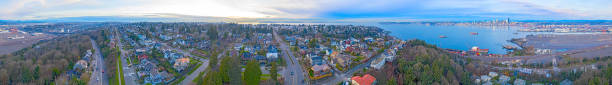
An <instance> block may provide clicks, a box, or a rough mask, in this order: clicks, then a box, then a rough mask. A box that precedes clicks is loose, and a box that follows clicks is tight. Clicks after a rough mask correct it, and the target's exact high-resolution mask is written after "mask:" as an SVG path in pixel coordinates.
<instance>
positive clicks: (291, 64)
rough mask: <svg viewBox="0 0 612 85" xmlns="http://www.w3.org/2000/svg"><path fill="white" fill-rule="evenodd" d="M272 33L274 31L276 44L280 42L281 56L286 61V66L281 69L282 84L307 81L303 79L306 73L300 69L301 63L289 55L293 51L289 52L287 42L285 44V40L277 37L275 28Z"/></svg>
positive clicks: (301, 84) (292, 84) (291, 54)
mask: <svg viewBox="0 0 612 85" xmlns="http://www.w3.org/2000/svg"><path fill="white" fill-rule="evenodd" d="M273 33H274V38H275V39H276V41H277V42H278V44H280V48H281V50H283V51H282V52H284V55H282V56H283V59H285V62H286V63H287V67H286V68H285V69H284V70H285V71H283V72H284V73H282V74H283V75H282V76H283V78H285V81H284V84H285V85H305V83H307V81H306V80H304V76H305V75H306V74H304V72H303V70H302V65H300V63H299V61H298V60H296V59H295V57H291V56H293V52H291V50H289V47H288V46H287V44H285V42H284V41H282V40H283V39H282V38H280V37H279V36H280V35H278V34H277V33H276V30H275V31H273ZM292 72H293V75H291V73H292Z"/></svg>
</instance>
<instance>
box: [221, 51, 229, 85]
mask: <svg viewBox="0 0 612 85" xmlns="http://www.w3.org/2000/svg"><path fill="white" fill-rule="evenodd" d="M230 62H231V59H230V58H229V57H223V59H221V66H219V72H220V76H219V77H220V78H221V79H222V80H223V82H224V83H226V82H229V81H230V78H229V68H230V66H229V64H231V63H230Z"/></svg>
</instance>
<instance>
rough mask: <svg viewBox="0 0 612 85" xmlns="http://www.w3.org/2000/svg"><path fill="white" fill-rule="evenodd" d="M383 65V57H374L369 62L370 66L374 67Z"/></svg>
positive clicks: (377, 67)
mask: <svg viewBox="0 0 612 85" xmlns="http://www.w3.org/2000/svg"><path fill="white" fill-rule="evenodd" d="M384 65H385V58H381V57H379V58H376V60H374V61H372V63H370V67H372V68H374V69H380V68H382V67H383V66H384Z"/></svg>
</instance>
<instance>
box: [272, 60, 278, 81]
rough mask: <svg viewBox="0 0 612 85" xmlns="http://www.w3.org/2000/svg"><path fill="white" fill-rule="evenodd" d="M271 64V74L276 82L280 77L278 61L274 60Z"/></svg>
mask: <svg viewBox="0 0 612 85" xmlns="http://www.w3.org/2000/svg"><path fill="white" fill-rule="evenodd" d="M270 65H271V68H270V76H271V78H272V80H274V83H278V79H277V78H276V77H277V76H278V73H277V72H278V65H276V62H272V63H270Z"/></svg>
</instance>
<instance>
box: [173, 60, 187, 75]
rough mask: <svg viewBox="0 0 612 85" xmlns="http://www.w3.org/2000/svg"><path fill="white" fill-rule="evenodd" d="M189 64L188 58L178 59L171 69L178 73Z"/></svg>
mask: <svg viewBox="0 0 612 85" xmlns="http://www.w3.org/2000/svg"><path fill="white" fill-rule="evenodd" d="M189 62H190V61H189V58H179V59H176V62H175V63H174V65H173V66H172V67H173V68H174V69H176V70H177V71H179V72H180V71H183V70H185V68H187V66H189Z"/></svg>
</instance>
